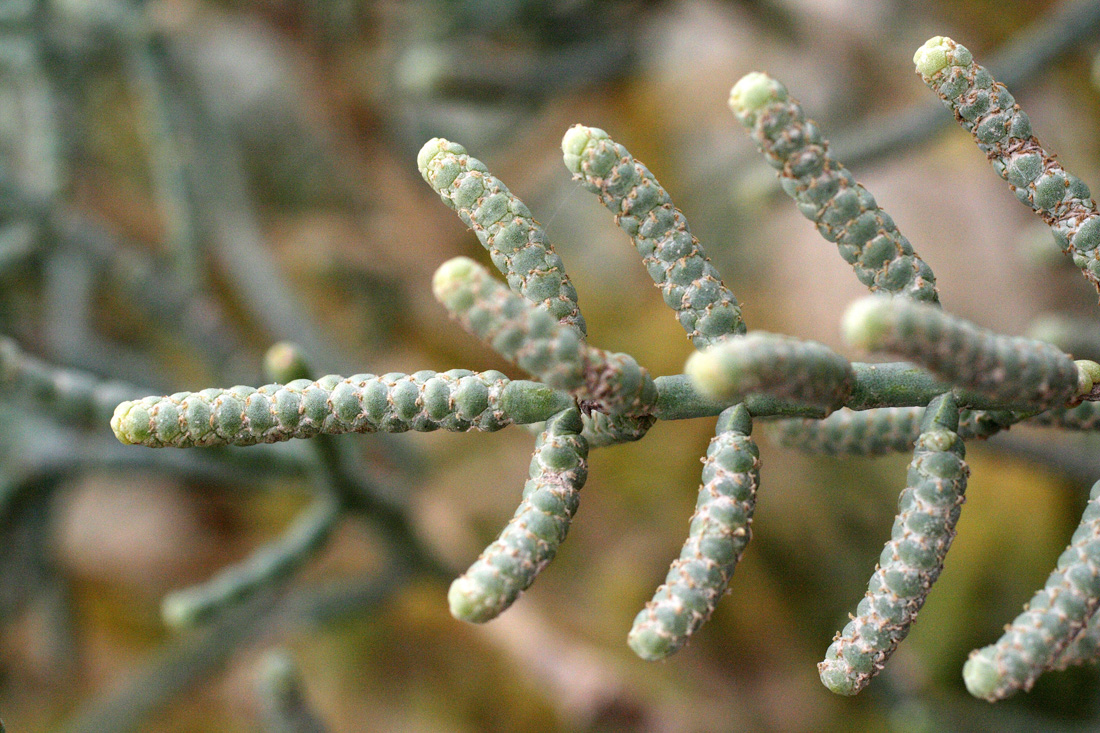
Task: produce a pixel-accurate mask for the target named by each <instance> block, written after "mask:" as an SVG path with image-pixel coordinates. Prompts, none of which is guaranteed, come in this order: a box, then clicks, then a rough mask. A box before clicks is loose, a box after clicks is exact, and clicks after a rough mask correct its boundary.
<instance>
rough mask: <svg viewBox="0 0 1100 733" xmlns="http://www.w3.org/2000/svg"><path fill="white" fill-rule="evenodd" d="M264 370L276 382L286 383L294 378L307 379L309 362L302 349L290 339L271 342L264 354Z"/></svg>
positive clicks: (308, 376)
mask: <svg viewBox="0 0 1100 733" xmlns="http://www.w3.org/2000/svg"><path fill="white" fill-rule="evenodd" d="M264 372H265V373H266V374H267V375H268V376H269V377H271V379H273V380H274V381H276V382H279V383H281V384H286V383H287V382H293V381H294V380H295V379H309V378H310V376H311V375H310V368H309V362H307V361H306V357H305V354H303V353H302V349H301V348H300V347H299V346H298V345H297V344H294V343H291V342H290V341H280V342H278V343H276V344H273V345H272V346H271V348H269V349H268V350H267V353H265V354H264Z"/></svg>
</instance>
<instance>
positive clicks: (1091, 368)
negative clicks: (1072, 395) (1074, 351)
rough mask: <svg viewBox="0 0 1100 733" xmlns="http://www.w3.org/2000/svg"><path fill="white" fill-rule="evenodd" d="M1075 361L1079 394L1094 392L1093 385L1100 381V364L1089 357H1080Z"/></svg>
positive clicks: (1079, 395)
mask: <svg viewBox="0 0 1100 733" xmlns="http://www.w3.org/2000/svg"><path fill="white" fill-rule="evenodd" d="M1073 363H1074V364H1076V365H1077V396H1078V397H1081V396H1084V395H1087V394H1089V393H1090V392H1092V389H1093V387H1094V386H1096V384H1097V383H1100V364H1097V363H1096V362H1095V361H1089V360H1088V359H1078V360H1077V361H1075V362H1073Z"/></svg>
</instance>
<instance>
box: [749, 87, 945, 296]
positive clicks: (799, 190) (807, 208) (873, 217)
mask: <svg viewBox="0 0 1100 733" xmlns="http://www.w3.org/2000/svg"><path fill="white" fill-rule="evenodd" d="M729 105H730V109H731V110H732V111H733V114H734V116H736V117H737V119H738V120H740V121H741V123H742V124H743V125H745V127H747V128H749V130H750V131H751V133H752V137H753V139H754V140H755V141H756V144H757V145H758V146H759V147H760V151H761V152H762V153H764V157H765V159H766V160H767V161H768V163H769V164H770V165H771V166H772V167H773V168H775V169H776V171H777V173H778V175H779V182H780V184H781V185H782V187H783V190H784V191H785V192H786V193H787V195H788V196H790V197H791V198H793V199H794V200H795V202H796V203H797V204H798V210H799V211H800V212H802V215H803V216H805V217H806V218H807V219H810V220H812V221H813V222H814V224H816V225H817V231H818V232H820V234H821V236H823V237H824V238H825V239H827V240H828V241H830V242H835V243H836V245H837V248H838V250H839V251H840V256H841V257H843V258H844V261H845V262H847V263H848V264H850V265H851V266H852V269H854V270H855V273H856V277H857V278H859V281H860V282H861V283H863V284H864V285H866V286H867V287H868V288H870V289H871V290H882V291H885V292H888V293H895V294H898V295H904V296H905V297H907V298H911V299H913V300H920V301H925V302H929V303H938V302H939V295H938V294H937V292H936V278H935V276H934V275H933V274H932V268H930V267H929V266H928V265H927V264H926V263H925V262H924V260H922V259H921V258H920V257H919V256H918V255H917V253H916V252H914V251H913V247H912V245H910V244H909V240H908V239H906V238H905V237H904V236H902V234H901V232H899V231H898V229H897V227H896V226H895V225H894V220H893V219H892V218H891V217H890V215H889V214H887V213H886V212H885V211H883V210H882V208H880V207H879V205H878V204H877V203H876V202H875V197H874V196H872V195H871V192H870V191H868V190H867V189H866V188H864V187H863V186H862V185H861V184H859V183H857V182H856V180H855V178H854V177H853V176H852V174H851V173H850V172H848V169H847V168H845V167H844V166H843V165H841V164H840V163H838V162H837V161H836V160H834V159H833V157H832V156H831V155H830V154H829V144H828V142H826V141H825V138H823V137H822V135H821V130H819V129H818V127H817V124H816V123H814V122H813V121H812V120H808V119H806V115H805V114H804V113H803V111H802V106H801V105H800V104H799V103H798V102H797V101H795V100H794V99H792V98H791V97H790V95H789V94H788V93H787V88H786V87H784V86H783V85H782V84H780V83H779V82H778V81H776V80H775V79H772V78H771V77H770V76H768V75H767V74H761V73H759V72H753V73H751V74H746V75H745V76H744V77H742V79H741V80H740V81H738V82H737V84H736V85H734V87H733V89H732V90H731V91H730V99H729Z"/></svg>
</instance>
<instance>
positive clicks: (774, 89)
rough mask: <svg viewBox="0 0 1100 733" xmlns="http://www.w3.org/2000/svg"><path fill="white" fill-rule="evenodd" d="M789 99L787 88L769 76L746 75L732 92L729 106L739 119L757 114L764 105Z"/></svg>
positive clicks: (756, 72)
mask: <svg viewBox="0 0 1100 733" xmlns="http://www.w3.org/2000/svg"><path fill="white" fill-rule="evenodd" d="M786 98H787V90H786V88H785V87H784V86H783V85H782V84H780V83H779V82H777V81H776V80H775V79H773V78H771V77H770V76H768V75H767V74H764V73H762V72H759V71H752V72H750V73H748V74H745V75H744V76H743V77H741V79H740V80H739V81H738V82H737V83H736V84H734V85H733V89H731V90H730V99H729V105H730V109H731V110H733V113H734V114H735V115H737V116H738V117H741V116H742V115H745V114H751V113H752V112H756V111H757V110H759V109H760V108H762V107H763V106H764V105H766V104H769V103H771V102H773V101H783V100H784V99H786Z"/></svg>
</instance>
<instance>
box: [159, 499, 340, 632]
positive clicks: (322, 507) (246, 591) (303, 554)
mask: <svg viewBox="0 0 1100 733" xmlns="http://www.w3.org/2000/svg"><path fill="white" fill-rule="evenodd" d="M342 510H343V507H342V505H341V503H340V501H339V499H338V498H337V497H336V496H334V495H332V494H330V493H328V492H324V493H322V494H321V495H320V496H319V497H318V498H317V499H315V500H314V503H313V505H312V506H311V507H310V508H309V509H307V510H306V511H305V512H303V513H302V515H301V516H300V517H298V518H297V519H296V520H295V521H294V524H293V525H291V527H290V529H288V530H287V532H286V533H285V534H284V535H283V536H282V537H280V538H279V539H277V540H275V541H274V542H272V543H271V544H269V545H267V546H265V547H263V548H261V549H260V550H257V551H256V552H255V553H253V554H252V555H251V556H250V557H249V558H248V559H247V560H245V561H244V562H242V563H240V564H239V565H234V566H233V567H230V568H227V569H225V570H222V571H221V572H219V573H218V574H217V575H216V576H214V578H212V579H211V580H208V581H207V582H205V583H203V584H201V585H197V586H194V587H192V588H187V589H186V590H181V591H176V592H175V593H172V594H171V595H169V596H167V597H166V598H165V599H164V601H163V602H162V604H161V615H162V616H163V618H164V621H165V623H166V624H168V626H170V627H172V628H175V629H182V628H187V627H190V626H194V625H196V624H200V623H203V622H205V621H207V620H208V619H210V618H211V617H212V616H213V615H214V614H216V613H218V612H219V611H221V610H223V609H225V608H226V607H228V606H232V605H237V604H240V603H242V602H244V601H245V600H247V599H248V598H251V597H252V596H253V595H254V594H255V593H256V592H257V591H259V590H260V589H262V588H266V587H270V586H272V585H273V584H274V583H275V582H276V581H278V580H281V579H283V578H286V577H288V576H289V575H291V574H292V573H293V572H294V571H296V570H297V569H298V568H300V567H301V566H302V565H303V564H304V563H305V562H306V561H307V560H309V559H310V558H311V557H313V556H314V555H315V554H316V553H317V552H318V551H319V550H320V549H321V548H322V547H324V545H325V543H326V542H327V540H328V538H329V536H330V535H331V534H332V530H333V528H334V527H335V526H336V523H337V522H338V521H339V519H340V517H341V515H342Z"/></svg>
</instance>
